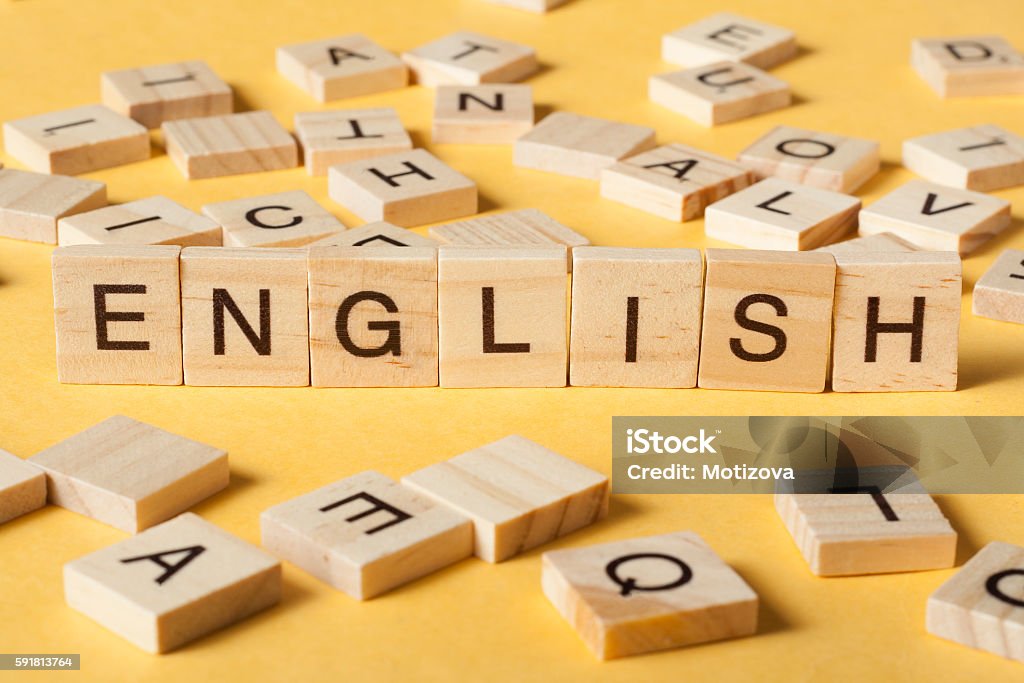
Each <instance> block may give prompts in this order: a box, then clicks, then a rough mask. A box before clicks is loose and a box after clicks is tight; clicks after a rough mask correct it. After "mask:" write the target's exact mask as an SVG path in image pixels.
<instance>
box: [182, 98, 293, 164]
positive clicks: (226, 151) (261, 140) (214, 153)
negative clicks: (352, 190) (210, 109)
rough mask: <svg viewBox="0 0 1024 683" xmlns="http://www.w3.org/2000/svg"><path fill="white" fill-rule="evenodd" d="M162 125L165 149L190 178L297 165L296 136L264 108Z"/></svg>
mask: <svg viewBox="0 0 1024 683" xmlns="http://www.w3.org/2000/svg"><path fill="white" fill-rule="evenodd" d="M162 128H163V133H164V143H165V145H166V147H167V155H168V156H169V157H171V161H173V162H174V165H175V166H177V167H178V170H179V171H181V173H182V175H184V176H185V177H186V178H188V179H189V180H196V179H198V178H215V177H218V176H227V175H237V174H239V173H256V172H258V171H277V170H280V169H284V168H295V167H296V166H298V165H299V152H298V147H297V145H296V144H295V139H294V138H293V137H292V136H291V135H289V134H288V131H286V130H285V129H284V128H283V127H282V126H281V124H280V123H278V122H277V119H275V118H274V115H273V114H271V113H270V112H267V111H248V112H243V113H240V114H226V115H224V116H207V117H205V118H199V119H186V120H182V121H168V122H166V123H164V124H163V126H162Z"/></svg>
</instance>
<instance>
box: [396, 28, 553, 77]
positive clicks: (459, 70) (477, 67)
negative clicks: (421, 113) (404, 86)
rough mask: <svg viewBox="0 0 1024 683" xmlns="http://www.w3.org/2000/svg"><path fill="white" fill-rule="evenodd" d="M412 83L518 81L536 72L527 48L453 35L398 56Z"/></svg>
mask: <svg viewBox="0 0 1024 683" xmlns="http://www.w3.org/2000/svg"><path fill="white" fill-rule="evenodd" d="M402 59H403V60H404V61H405V63H406V64H408V65H409V68H410V69H411V70H412V72H413V74H415V77H416V82H417V83H419V84H420V85H424V86H427V87H431V88H433V87H437V86H439V85H478V84H480V83H512V82H515V81H521V80H522V79H524V78H526V77H527V76H529V75H531V74H532V73H534V72H535V71H537V69H538V68H539V66H538V64H537V53H536V51H535V50H534V49H533V48H532V47H530V46H529V45H522V44H520V43H513V42H511V41H508V40H501V39H500V38H495V37H493V36H488V35H483V34H481V33H474V32H472V31H456V32H455V33H452V34H449V35H447V36H444V37H443V38H439V39H437V40H435V41H432V42H430V43H427V44H425V45H420V46H419V47H416V48H413V49H412V50H409V51H408V52H403V53H402Z"/></svg>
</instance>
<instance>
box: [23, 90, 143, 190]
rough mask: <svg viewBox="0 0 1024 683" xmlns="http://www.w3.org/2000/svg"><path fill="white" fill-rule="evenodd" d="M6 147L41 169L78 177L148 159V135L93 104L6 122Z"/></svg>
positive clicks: (41, 171)
mask: <svg viewBox="0 0 1024 683" xmlns="http://www.w3.org/2000/svg"><path fill="white" fill-rule="evenodd" d="M4 148H5V149H6V150H7V153H8V154H10V155H11V156H12V157H14V158H15V159H17V160H18V161H20V162H21V163H23V164H25V165H26V166H28V167H29V168H30V169H32V170H33V171H38V172H40V173H60V174H63V175H78V174H79V173H88V172H89V171H98V170H100V169H103V168H110V167H111V166H121V165H122V164H130V163H132V162H135V161H144V160H146V159H148V158H149V133H148V132H147V131H146V128H145V127H144V126H141V125H139V124H138V123H136V122H135V121H132V120H131V119H130V118H128V117H126V116H122V115H121V114H118V113H117V112H115V111H113V110H111V109H108V108H107V107H104V106H103V105H101V104H90V105H85V106H82V107H74V108H72V109H64V110H61V111H54V112H49V113H47V114H38V115H36V116H29V117H27V118H24V119H18V120H16V121H7V122H6V123H4Z"/></svg>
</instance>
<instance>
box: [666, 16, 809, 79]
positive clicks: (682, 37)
mask: <svg viewBox="0 0 1024 683" xmlns="http://www.w3.org/2000/svg"><path fill="white" fill-rule="evenodd" d="M794 55H796V36H795V34H794V33H793V32H792V31H790V30H789V29H786V28H782V27H780V26H773V25H771V24H765V23H764V22H760V21H755V20H754V19H748V18H747V17H743V16H740V15H738V14H731V13H729V12H719V13H718V14H713V15H711V16H710V17H706V18H704V19H701V20H700V21H697V22H694V23H692V24H690V25H688V26H684V27H682V28H680V29H677V30H675V31H673V32H672V33H666V34H665V35H664V36H662V38H661V58H662V59H664V60H665V61H666V62H670V63H672V64H679V65H680V66H704V65H706V64H711V63H714V62H720V61H722V60H723V59H724V60H729V61H732V62H744V63H746V64H751V65H753V66H756V67H757V68H759V69H770V68H772V67H773V66H775V65H776V64H781V63H782V62H784V61H786V60H788V59H791V58H792V57H793V56H794Z"/></svg>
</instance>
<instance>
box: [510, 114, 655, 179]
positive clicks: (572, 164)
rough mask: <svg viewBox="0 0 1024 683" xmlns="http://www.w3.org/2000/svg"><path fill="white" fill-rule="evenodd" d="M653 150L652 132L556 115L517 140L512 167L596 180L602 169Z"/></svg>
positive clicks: (573, 115)
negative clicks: (513, 165)
mask: <svg viewBox="0 0 1024 683" xmlns="http://www.w3.org/2000/svg"><path fill="white" fill-rule="evenodd" d="M654 146H655V143H654V129H653V128H648V127H647V126H635V125H633V124H631V123H619V122H617V121H608V120H606V119H598V118H594V117H592V116H580V115H579V114H571V113H569V112H564V111H556V112H555V113H553V114H548V116H546V117H545V118H544V120H543V121H541V122H540V123H539V124H537V125H536V126H535V127H534V128H533V130H531V131H530V132H528V133H526V134H525V135H523V136H522V137H520V138H519V139H518V140H516V142H515V147H514V149H513V163H514V164H515V165H516V166H521V167H523V168H535V169H537V170H540V171H550V172H552V173H561V174H562V175H568V176H576V177H577V178H589V179H591V180H597V179H599V178H600V177H601V170H602V169H604V168H608V167H609V166H611V165H612V164H614V163H615V162H616V161H619V160H621V159H624V158H626V157H630V156H633V155H634V154H639V153H640V152H645V151H647V150H649V149H651V148H653V147H654Z"/></svg>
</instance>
